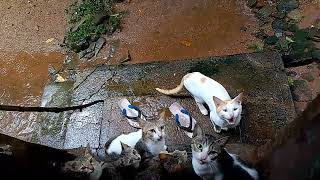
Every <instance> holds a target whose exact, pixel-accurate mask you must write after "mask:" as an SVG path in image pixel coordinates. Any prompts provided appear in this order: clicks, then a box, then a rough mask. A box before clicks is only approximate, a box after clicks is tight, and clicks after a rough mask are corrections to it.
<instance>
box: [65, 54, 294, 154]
mask: <svg viewBox="0 0 320 180" xmlns="http://www.w3.org/2000/svg"><path fill="white" fill-rule="evenodd" d="M193 71H199V72H202V73H203V74H205V75H207V76H210V77H211V78H213V79H215V80H217V81H218V82H220V83H221V84H223V85H224V86H225V88H226V89H227V90H228V91H229V93H230V95H231V96H233V97H234V96H235V95H237V94H238V93H240V92H241V91H244V92H245V98H244V107H243V118H242V123H241V136H240V134H239V131H238V130H234V131H230V132H223V133H222V134H221V135H222V136H225V135H229V136H231V142H240V141H242V142H245V143H248V144H253V145H261V144H264V143H265V142H266V141H268V140H269V139H271V137H272V136H274V135H275V134H276V132H277V130H279V129H280V128H282V127H284V126H286V125H287V124H288V123H289V122H290V121H291V120H293V119H294V117H295V110H294V106H293V102H292V97H291V93H290V90H289V86H288V83H287V76H286V74H285V73H284V68H283V64H282V61H281V58H280V56H279V55H278V54H277V53H272V52H268V53H254V54H244V55H234V56H227V57H208V58H202V59H192V60H184V61H174V62H159V63H150V64H137V65H125V66H100V67H98V68H96V70H95V71H94V72H93V71H92V69H89V70H87V72H84V73H83V74H79V77H81V78H78V79H79V81H80V79H82V80H83V79H86V80H85V81H83V82H82V84H81V85H80V86H79V88H77V89H76V91H75V93H74V94H73V100H74V102H75V101H77V100H80V99H82V98H85V97H91V99H90V100H96V99H99V98H100V99H104V100H105V103H104V106H99V105H96V106H95V107H92V108H88V109H87V110H86V111H85V112H86V113H88V114H87V115H86V116H83V115H82V114H83V113H84V112H82V113H77V114H73V115H72V116H71V117H72V118H71V121H70V127H73V126H76V124H79V121H82V119H86V120H83V121H85V122H86V123H83V124H82V125H83V126H81V128H80V130H75V129H76V128H69V126H68V132H67V138H66V144H71V145H68V146H66V144H65V147H69V148H71V147H75V146H77V145H80V144H81V145H85V144H86V143H87V142H90V143H92V144H93V146H94V147H97V146H99V145H100V147H103V145H104V143H105V142H106V141H107V140H108V139H109V138H111V137H114V136H117V135H119V134H121V133H128V132H132V131H134V130H135V129H134V128H132V127H130V126H129V125H128V124H127V122H126V121H125V119H124V118H123V117H122V116H121V114H120V110H119V108H118V105H117V101H118V100H120V99H121V98H123V97H127V98H129V100H130V101H132V102H134V103H135V104H136V105H138V106H139V107H141V108H142V110H143V112H144V113H145V114H147V115H148V116H154V118H155V119H156V118H158V117H157V116H158V114H159V112H160V111H163V110H165V111H167V123H168V125H167V128H166V131H167V135H168V136H167V144H168V145H169V146H171V147H183V145H186V144H189V143H190V139H189V138H188V137H187V136H186V135H185V134H184V133H183V132H181V131H180V130H179V129H177V127H176V125H175V123H174V121H173V116H172V115H171V114H170V112H168V109H167V108H168V107H169V106H170V105H171V103H173V102H175V101H178V102H179V103H181V105H182V106H184V107H186V108H187V109H189V110H190V112H191V113H192V116H193V117H194V118H196V119H197V120H198V122H199V123H200V124H202V125H203V126H204V127H206V128H205V130H206V132H207V133H210V134H213V135H216V134H215V133H214V132H213V128H212V125H211V123H210V121H209V117H208V116H203V115H201V114H200V112H199V110H198V108H197V107H196V105H195V103H194V100H193V99H191V98H176V97H169V96H164V95H161V94H159V93H157V92H156V91H155V90H154V89H155V88H156V87H162V88H173V87H176V85H177V84H179V83H180V81H181V78H182V76H183V75H185V74H186V73H187V72H193ZM89 74H90V76H88V77H86V75H89ZM105 82H106V83H105ZM104 83H105V84H104ZM76 84H77V83H76ZM101 87H102V89H100V90H99V93H96V90H97V89H99V88H101ZM91 93H96V94H95V95H92V94H91ZM99 111H100V112H99ZM101 114H102V115H101ZM88 119H89V120H88ZM99 120H101V129H100V130H99V125H98V122H99ZM88 122H92V123H94V124H96V125H93V124H92V123H88ZM98 133H100V134H99V135H98ZM74 134H76V135H74ZM85 137H86V138H85ZM97 144H99V145H97Z"/></svg>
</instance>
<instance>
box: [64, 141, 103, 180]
mask: <svg viewBox="0 0 320 180" xmlns="http://www.w3.org/2000/svg"><path fill="white" fill-rule="evenodd" d="M62 171H63V172H65V173H69V174H73V175H72V176H74V177H77V176H79V177H82V178H81V179H83V178H84V177H88V178H89V179H90V180H98V179H99V178H100V176H101V174H102V162H99V161H97V160H96V159H95V158H94V157H93V155H92V154H91V150H90V146H89V144H88V145H87V147H86V150H85V152H84V155H82V156H80V157H78V158H76V159H75V160H73V161H68V162H66V163H65V165H64V167H63V168H62Z"/></svg>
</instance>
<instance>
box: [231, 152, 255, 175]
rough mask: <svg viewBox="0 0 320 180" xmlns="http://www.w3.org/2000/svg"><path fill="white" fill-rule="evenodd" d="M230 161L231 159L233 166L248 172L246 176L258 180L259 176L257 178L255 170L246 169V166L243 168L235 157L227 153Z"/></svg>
mask: <svg viewBox="0 0 320 180" xmlns="http://www.w3.org/2000/svg"><path fill="white" fill-rule="evenodd" d="M228 154H229V155H230V156H231V157H232V159H233V163H234V165H235V166H240V167H241V168H242V169H244V170H245V171H247V172H248V174H250V176H251V177H252V178H253V179H255V180H258V179H259V176H258V172H257V171H256V170H255V169H251V168H248V167H247V166H245V165H244V164H242V163H240V162H239V161H238V158H237V155H235V154H230V153H228Z"/></svg>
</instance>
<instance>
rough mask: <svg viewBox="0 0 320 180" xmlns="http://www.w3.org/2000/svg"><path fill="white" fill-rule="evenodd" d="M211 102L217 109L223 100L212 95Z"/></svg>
mask: <svg viewBox="0 0 320 180" xmlns="http://www.w3.org/2000/svg"><path fill="white" fill-rule="evenodd" d="M212 98H213V102H214V104H215V105H216V108H217V109H218V107H219V106H221V105H223V104H224V101H222V100H221V99H219V98H217V97H215V96H213V97H212Z"/></svg>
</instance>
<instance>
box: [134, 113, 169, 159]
mask: <svg viewBox="0 0 320 180" xmlns="http://www.w3.org/2000/svg"><path fill="white" fill-rule="evenodd" d="M141 127H142V138H141V139H140V140H139V141H138V142H137V144H136V145H135V148H136V149H137V151H138V152H139V153H140V155H141V156H142V157H143V158H148V157H151V156H157V155H159V154H160V152H161V151H165V150H166V149H167V146H166V143H165V124H164V112H163V113H161V114H160V119H159V120H158V121H156V122H148V121H142V123H141Z"/></svg>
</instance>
